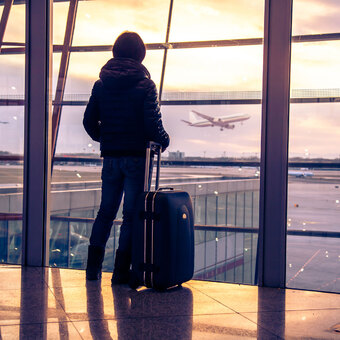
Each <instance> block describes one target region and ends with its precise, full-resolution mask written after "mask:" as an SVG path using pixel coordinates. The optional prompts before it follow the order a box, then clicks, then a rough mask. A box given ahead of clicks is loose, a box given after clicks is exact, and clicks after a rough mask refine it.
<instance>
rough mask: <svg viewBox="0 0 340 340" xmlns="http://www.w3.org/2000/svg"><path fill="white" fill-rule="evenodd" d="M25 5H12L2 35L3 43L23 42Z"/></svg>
mask: <svg viewBox="0 0 340 340" xmlns="http://www.w3.org/2000/svg"><path fill="white" fill-rule="evenodd" d="M25 9H26V5H25V4H20V5H17V4H16V5H12V7H11V11H10V14H9V17H8V22H7V26H6V30H5V35H4V42H16V43H17V42H20V43H24V42H25V20H26V10H25Z"/></svg>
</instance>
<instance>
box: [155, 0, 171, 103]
mask: <svg viewBox="0 0 340 340" xmlns="http://www.w3.org/2000/svg"><path fill="white" fill-rule="evenodd" d="M173 3H174V0H170V7H169V16H168V25H167V28H166V36H165V44H164V45H163V46H162V47H163V48H164V55H163V64H162V73H161V80H160V84H159V101H160V102H161V101H162V93H163V83H164V75H165V66H166V59H167V56H168V47H167V46H168V42H169V35H170V27H171V18H172V8H173Z"/></svg>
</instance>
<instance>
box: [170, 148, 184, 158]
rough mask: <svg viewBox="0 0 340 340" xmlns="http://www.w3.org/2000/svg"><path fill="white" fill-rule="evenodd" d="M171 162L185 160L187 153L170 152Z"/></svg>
mask: <svg viewBox="0 0 340 340" xmlns="http://www.w3.org/2000/svg"><path fill="white" fill-rule="evenodd" d="M168 157H169V160H179V159H184V157H185V153H184V152H181V151H178V150H177V151H174V152H170V151H169V156H168Z"/></svg>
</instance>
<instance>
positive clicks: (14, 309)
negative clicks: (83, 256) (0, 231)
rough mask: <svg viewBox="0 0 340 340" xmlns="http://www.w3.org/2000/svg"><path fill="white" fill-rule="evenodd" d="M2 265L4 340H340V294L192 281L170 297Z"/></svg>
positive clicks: (0, 335)
mask: <svg viewBox="0 0 340 340" xmlns="http://www.w3.org/2000/svg"><path fill="white" fill-rule="evenodd" d="M110 279H111V275H110V274H109V273H104V275H103V279H102V282H88V283H86V281H85V279H84V272H83V271H78V270H71V269H57V268H53V269H48V268H21V267H18V266H6V265H1V266H0V339H72V340H73V339H120V340H122V339H128V340H129V339H133V340H135V339H137V340H138V339H146V340H149V339H150V340H152V339H159V340H163V339H164V340H166V339H209V340H210V339H282V338H283V339H340V294H327V293H318V292H309V291H298V290H283V289H272V288H259V287H254V286H242V285H235V284H225V283H215V282H203V281H190V282H188V283H186V284H184V285H183V287H182V288H175V289H172V290H169V291H168V292H162V293H161V292H155V291H152V290H148V289H140V290H138V291H134V290H131V289H130V288H128V287H127V286H117V287H114V288H112V287H111V285H110V283H111V282H110Z"/></svg>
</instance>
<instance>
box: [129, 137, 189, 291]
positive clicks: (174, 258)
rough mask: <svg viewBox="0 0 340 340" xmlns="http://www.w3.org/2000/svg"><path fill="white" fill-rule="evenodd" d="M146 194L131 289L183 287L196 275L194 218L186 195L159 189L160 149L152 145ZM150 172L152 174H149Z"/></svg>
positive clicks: (134, 248) (139, 205) (138, 216)
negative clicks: (151, 188)
mask: <svg viewBox="0 0 340 340" xmlns="http://www.w3.org/2000/svg"><path fill="white" fill-rule="evenodd" d="M149 144H150V145H149V147H148V148H147V155H146V164H145V182H144V193H143V194H142V195H141V196H140V197H139V198H138V202H137V206H136V214H135V220H134V226H133V235H132V261H131V262H132V265H131V275H130V282H129V284H130V287H131V288H134V289H135V288H137V287H138V286H146V287H148V288H154V289H157V290H165V289H167V288H170V287H173V286H176V285H181V284H182V283H183V282H186V281H188V280H190V279H191V278H192V276H193V272H194V246H195V244H194V218H193V209H192V203H191V198H190V196H189V194H188V193H187V192H185V191H180V190H173V189H172V188H159V172H160V154H161V147H160V146H159V145H158V144H156V143H153V142H150V143H149ZM154 152H155V153H156V154H157V175H156V185H155V191H150V183H151V177H152V164H153V161H152V160H153V156H152V155H153V153H154ZM150 170H151V171H150Z"/></svg>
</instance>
